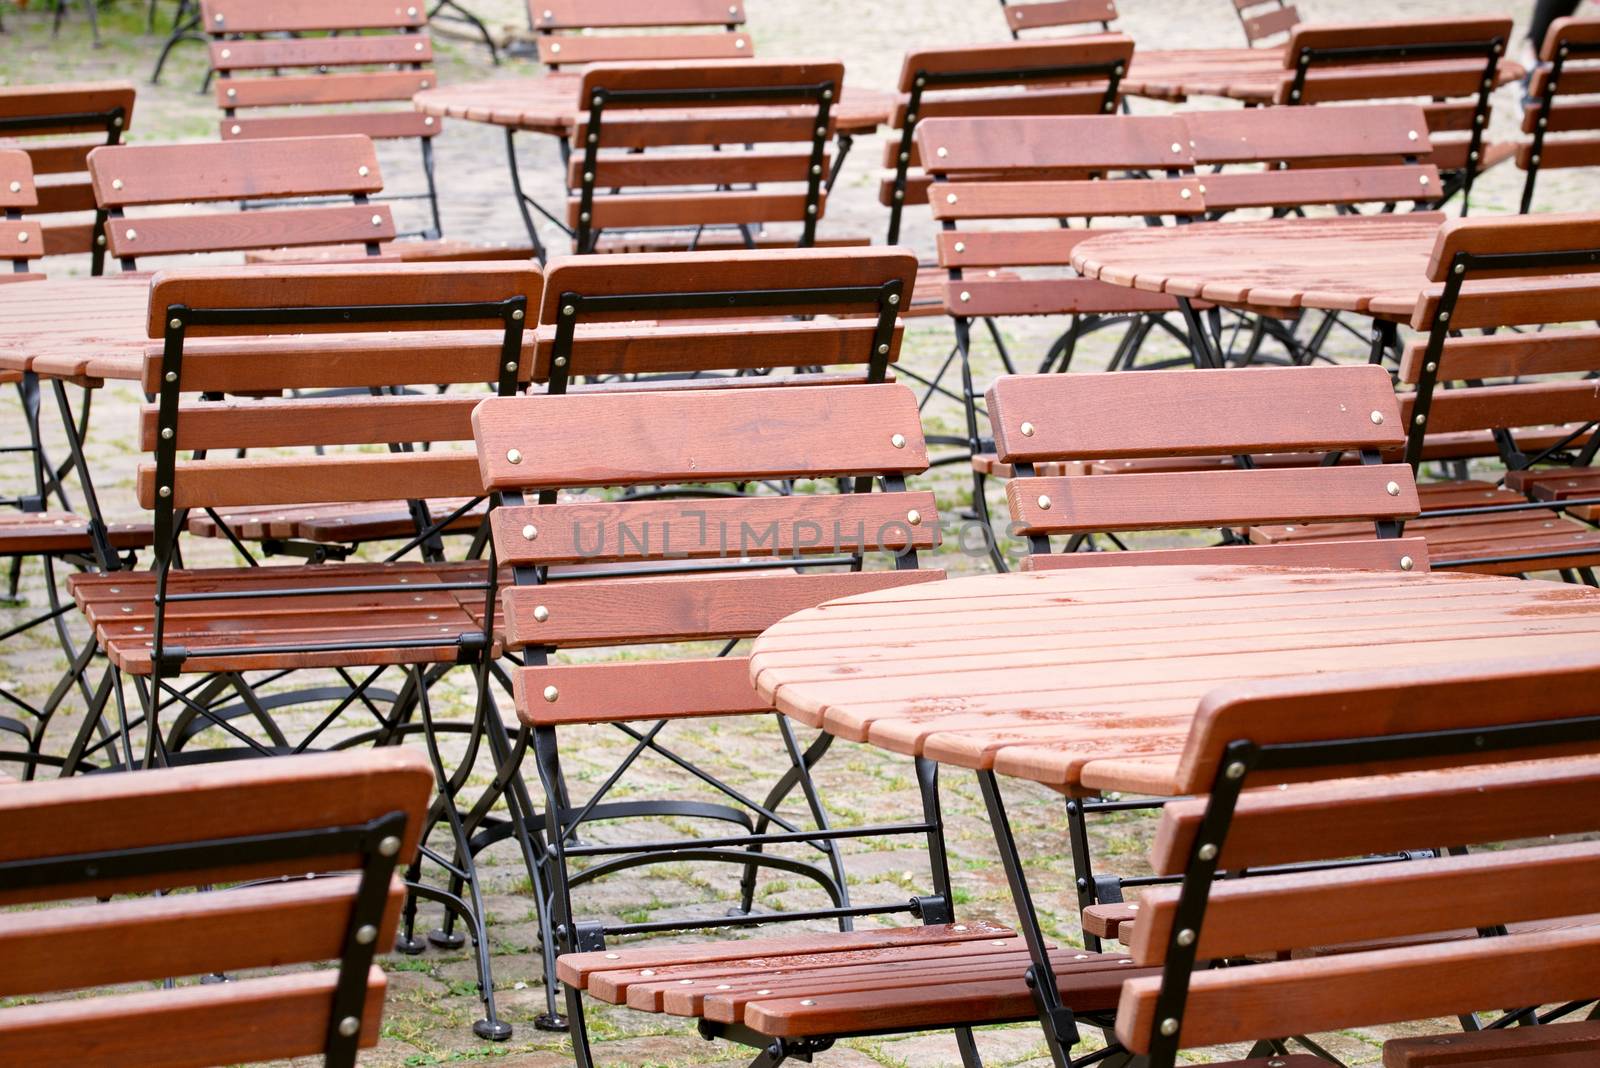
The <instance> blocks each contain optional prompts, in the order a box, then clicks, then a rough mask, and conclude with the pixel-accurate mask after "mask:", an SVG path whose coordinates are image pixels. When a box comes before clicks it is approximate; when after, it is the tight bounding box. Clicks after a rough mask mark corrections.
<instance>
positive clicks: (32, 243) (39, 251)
mask: <svg viewBox="0 0 1600 1068" xmlns="http://www.w3.org/2000/svg"><path fill="white" fill-rule="evenodd" d="M44 254H45V247H44V227H42V226H40V225H39V224H38V223H36V222H28V221H26V220H17V221H12V220H9V219H0V259H9V260H16V261H19V262H21V261H24V260H36V259H39V258H40V257H42V256H43V255H44ZM4 277H5V276H4V275H0V278H4Z"/></svg>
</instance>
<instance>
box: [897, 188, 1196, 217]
mask: <svg viewBox="0 0 1600 1068" xmlns="http://www.w3.org/2000/svg"><path fill="white" fill-rule="evenodd" d="M1201 187H1202V183H1201V181H1200V180H1199V179H1197V178H1171V179H1168V178H1149V179H1142V178H1129V179H1124V180H1120V181H1107V182H982V183H979V182H943V183H940V184H939V185H937V186H936V187H935V188H934V189H933V190H932V191H930V193H929V195H928V203H929V205H930V206H931V207H932V209H933V217H934V218H935V219H1049V218H1057V217H1061V216H1074V217H1081V216H1089V215H1109V216H1140V215H1197V214H1200V213H1201V212H1203V211H1205V208H1206V203H1205V194H1203V193H1202V192H1201V191H1200V190H1201Z"/></svg>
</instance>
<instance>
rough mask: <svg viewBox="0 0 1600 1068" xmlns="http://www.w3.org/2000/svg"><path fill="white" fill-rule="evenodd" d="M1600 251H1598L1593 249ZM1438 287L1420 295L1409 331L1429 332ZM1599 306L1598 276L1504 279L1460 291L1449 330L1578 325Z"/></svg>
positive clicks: (1599, 276)
mask: <svg viewBox="0 0 1600 1068" xmlns="http://www.w3.org/2000/svg"><path fill="white" fill-rule="evenodd" d="M1597 247H1600V246H1597ZM1443 290H1444V287H1443V285H1442V284H1434V285H1430V286H1429V287H1428V288H1426V289H1424V290H1423V291H1422V292H1421V294H1419V295H1418V298H1417V303H1416V307H1415V310H1414V311H1413V312H1412V314H1411V323H1412V328H1413V329H1415V330H1428V329H1431V328H1432V325H1433V319H1434V316H1435V315H1436V314H1437V313H1438V309H1439V300H1440V297H1441V295H1442V294H1443ZM1596 301H1600V275H1593V274H1589V275H1571V276H1557V277H1548V276H1547V277H1544V278H1507V279H1503V280H1491V281H1485V282H1477V283H1472V282H1469V283H1468V284H1467V285H1465V286H1464V287H1462V291H1461V296H1460V297H1459V298H1457V300H1456V305H1455V309H1454V310H1453V311H1451V313H1450V328H1451V329H1452V330H1473V329H1477V328H1480V327H1503V326H1522V325H1526V324H1532V323H1567V322H1582V321H1584V320H1586V319H1588V318H1589V317H1590V315H1591V313H1592V312H1593V311H1594V308H1595V302H1596Z"/></svg>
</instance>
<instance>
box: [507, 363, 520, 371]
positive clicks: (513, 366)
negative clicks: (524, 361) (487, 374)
mask: <svg viewBox="0 0 1600 1068" xmlns="http://www.w3.org/2000/svg"><path fill="white" fill-rule="evenodd" d="M516 369H517V361H516V360H507V361H506V370H507V371H515V370H516Z"/></svg>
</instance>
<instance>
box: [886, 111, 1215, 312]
mask: <svg viewBox="0 0 1600 1068" xmlns="http://www.w3.org/2000/svg"><path fill="white" fill-rule="evenodd" d="M917 148H918V151H919V152H920V153H921V155H922V159H923V161H924V167H925V168H926V169H927V170H928V171H929V172H930V173H931V174H932V175H933V176H934V179H935V181H934V185H933V187H932V188H931V190H930V192H929V204H930V206H931V207H932V210H933V217H934V218H935V219H936V220H938V221H939V222H940V224H941V225H942V227H943V232H942V233H940V234H939V237H938V253H939V265H940V266H941V267H944V268H946V269H948V270H949V271H950V281H949V282H948V283H947V285H946V295H945V308H946V310H947V311H948V312H949V313H950V314H951V315H956V316H984V315H1043V314H1053V313H1058V312H1070V311H1076V310H1079V309H1080V308H1083V307H1085V305H1084V303H1083V302H1084V301H1085V300H1090V299H1092V300H1094V301H1096V302H1097V304H1096V310H1103V311H1115V310H1117V309H1119V308H1125V309H1137V310H1145V309H1146V306H1147V305H1148V303H1149V301H1150V299H1151V295H1150V294H1144V293H1137V292H1134V291H1133V290H1128V289H1124V288H1122V287H1119V286H1111V285H1108V284H1106V283H1104V282H1099V281H1095V280H1092V279H1082V278H1079V279H1066V280H1063V279H1060V278H1054V279H1050V278H1038V277H1021V278H1009V279H1008V278H1005V277H995V271H994V269H995V268H1001V267H1044V266H1063V265H1066V264H1070V263H1071V260H1072V250H1073V249H1074V248H1075V247H1076V246H1077V244H1078V242H1080V241H1083V240H1085V239H1087V238H1088V237H1091V236H1093V234H1094V233H1095V232H1096V231H1091V230H1089V229H1088V228H1083V227H1080V228H1073V229H1068V228H1067V227H1065V226H1063V225H1061V220H1064V219H1072V218H1077V219H1087V218H1090V217H1093V218H1095V219H1101V218H1139V219H1149V218H1151V217H1163V216H1171V217H1174V218H1189V217H1193V216H1199V215H1203V214H1204V212H1205V197H1204V195H1203V194H1202V192H1201V184H1202V183H1201V180H1199V179H1197V178H1195V177H1194V176H1193V169H1194V155H1193V152H1192V151H1191V150H1190V148H1189V134H1188V128H1187V127H1186V126H1185V125H1184V123H1183V120H1182V119H1180V118H1178V117H1176V116H1171V115H1148V116H1145V115H1140V116H1133V115H1097V116H1070V117H1057V116H1039V117H995V118H977V119H970V118H949V119H929V120H928V121H926V122H922V123H919V124H918V126H917ZM1118 175H1123V176H1122V177H1116V176H1118ZM1156 175H1160V176H1161V177H1156ZM1101 178H1105V179H1114V180H1100V179H1101ZM1000 220H1008V221H1027V222H1029V223H1030V224H1031V225H1033V226H1038V227H1039V229H1018V228H1015V227H1012V228H1006V229H988V230H982V229H979V230H973V229H958V228H957V227H958V225H959V224H963V223H967V224H971V223H983V222H990V221H1000ZM1034 220H1038V221H1037V222H1035V221H1034ZM969 272H970V273H969ZM1174 306H1175V305H1174Z"/></svg>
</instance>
